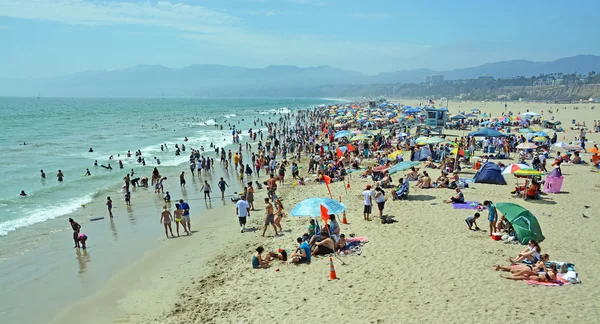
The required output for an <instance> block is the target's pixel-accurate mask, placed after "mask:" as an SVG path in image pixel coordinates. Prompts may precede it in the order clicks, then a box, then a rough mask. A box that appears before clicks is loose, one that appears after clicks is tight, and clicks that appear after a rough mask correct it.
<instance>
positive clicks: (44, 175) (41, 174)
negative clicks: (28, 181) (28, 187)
mask: <svg viewBox="0 0 600 324" xmlns="http://www.w3.org/2000/svg"><path fill="white" fill-rule="evenodd" d="M40 176H41V177H42V179H46V174H45V173H44V170H40Z"/></svg>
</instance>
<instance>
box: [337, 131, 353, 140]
mask: <svg viewBox="0 0 600 324" xmlns="http://www.w3.org/2000/svg"><path fill="white" fill-rule="evenodd" d="M342 137H350V132H349V131H347V130H343V131H339V132H337V133H336V134H335V137H334V139H338V138H342Z"/></svg>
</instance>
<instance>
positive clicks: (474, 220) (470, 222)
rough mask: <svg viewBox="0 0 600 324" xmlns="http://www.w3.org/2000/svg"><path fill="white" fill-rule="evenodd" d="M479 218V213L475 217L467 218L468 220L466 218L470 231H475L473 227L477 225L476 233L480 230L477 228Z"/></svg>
mask: <svg viewBox="0 0 600 324" xmlns="http://www.w3.org/2000/svg"><path fill="white" fill-rule="evenodd" d="M479 216H481V215H480V214H479V213H475V214H474V215H471V216H467V218H465V222H466V223H467V225H468V226H469V230H473V229H472V227H473V225H475V230H476V231H478V230H479V226H477V219H478V218H479Z"/></svg>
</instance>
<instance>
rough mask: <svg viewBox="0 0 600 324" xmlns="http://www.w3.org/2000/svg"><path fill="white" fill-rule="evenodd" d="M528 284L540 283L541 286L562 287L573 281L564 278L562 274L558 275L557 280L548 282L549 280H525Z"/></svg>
mask: <svg viewBox="0 0 600 324" xmlns="http://www.w3.org/2000/svg"><path fill="white" fill-rule="evenodd" d="M524 281H525V282H526V283H527V284H528V285H539V286H549V287H560V286H565V285H570V284H571V283H570V282H568V281H566V280H563V278H562V276H561V275H558V280H557V281H556V282H547V281H535V280H524Z"/></svg>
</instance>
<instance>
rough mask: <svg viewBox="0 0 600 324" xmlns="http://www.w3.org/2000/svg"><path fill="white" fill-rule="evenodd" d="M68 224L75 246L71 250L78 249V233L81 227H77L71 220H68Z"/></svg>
mask: <svg viewBox="0 0 600 324" xmlns="http://www.w3.org/2000/svg"><path fill="white" fill-rule="evenodd" d="M69 223H71V228H72V229H73V241H75V246H74V247H73V248H78V247H79V240H78V237H79V231H80V230H81V225H79V224H78V223H77V222H76V221H74V220H73V218H69Z"/></svg>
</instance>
